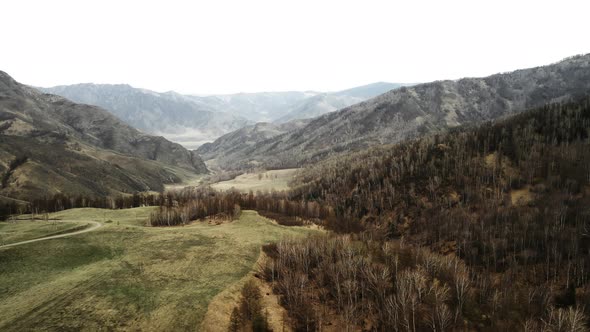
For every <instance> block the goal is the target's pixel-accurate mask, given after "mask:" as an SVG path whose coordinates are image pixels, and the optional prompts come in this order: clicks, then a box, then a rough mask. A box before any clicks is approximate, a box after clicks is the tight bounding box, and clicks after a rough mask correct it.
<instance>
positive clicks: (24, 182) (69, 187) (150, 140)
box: [0, 72, 207, 200]
mask: <svg viewBox="0 0 590 332" xmlns="http://www.w3.org/2000/svg"><path fill="white" fill-rule="evenodd" d="M205 172H207V169H206V167H205V165H204V163H203V161H202V160H201V158H200V157H199V156H198V155H197V154H196V153H194V152H191V151H188V150H186V149H185V148H183V147H182V146H181V145H179V144H176V143H172V142H170V141H168V140H166V139H165V138H163V137H155V136H150V135H146V134H143V133H141V132H139V131H138V130H136V129H134V128H132V127H130V126H129V125H127V124H125V123H124V122H123V121H121V120H119V119H118V118H116V117H115V116H113V115H112V114H111V113H109V112H108V111H106V110H104V109H102V108H99V107H96V106H89V105H84V104H76V103H74V102H71V101H69V100H67V99H65V98H63V97H59V96H56V95H50V94H44V93H42V92H39V91H38V90H36V89H33V88H31V87H28V86H25V85H22V84H20V83H18V82H16V81H15V80H14V79H12V78H11V77H10V76H9V75H8V74H6V73H4V72H0V174H2V188H1V189H0V195H2V196H7V197H13V198H18V199H24V200H29V199H32V198H35V197H42V196H45V195H51V194H55V193H70V194H76V195H109V194H115V193H130V192H135V191H145V190H162V189H163V184H164V183H171V182H179V181H180V180H181V179H182V177H183V176H190V175H191V174H198V173H205Z"/></svg>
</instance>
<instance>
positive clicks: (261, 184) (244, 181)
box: [211, 168, 299, 192]
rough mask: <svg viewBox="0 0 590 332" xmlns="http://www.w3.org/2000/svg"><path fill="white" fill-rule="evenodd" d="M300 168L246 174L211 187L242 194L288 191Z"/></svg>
mask: <svg viewBox="0 0 590 332" xmlns="http://www.w3.org/2000/svg"><path fill="white" fill-rule="evenodd" d="M298 170H299V168H290V169H279V170H272V171H265V172H260V173H246V174H242V175H240V176H238V177H236V178H235V179H233V180H228V181H222V182H217V183H215V184H212V185H211V187H212V188H213V189H217V190H228V189H232V188H233V189H236V190H239V191H241V192H249V191H250V190H252V191H254V192H256V191H258V190H260V191H271V190H277V191H281V190H287V189H289V182H290V181H291V180H292V179H293V176H294V175H295V172H297V171H298Z"/></svg>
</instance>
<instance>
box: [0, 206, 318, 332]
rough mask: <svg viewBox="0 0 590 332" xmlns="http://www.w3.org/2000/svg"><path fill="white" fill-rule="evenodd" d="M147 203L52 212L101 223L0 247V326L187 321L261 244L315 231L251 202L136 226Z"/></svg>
mask: <svg viewBox="0 0 590 332" xmlns="http://www.w3.org/2000/svg"><path fill="white" fill-rule="evenodd" d="M152 209H154V208H138V209H129V210H101V209H74V210H69V211H64V212H61V213H55V214H51V215H50V218H62V219H63V220H64V221H66V222H67V220H74V221H79V220H94V221H99V222H102V223H104V222H106V223H104V226H103V227H101V228H99V229H97V230H95V231H92V232H88V233H84V234H79V235H74V236H71V237H68V238H61V239H52V240H46V241H41V242H36V243H30V244H24V245H21V246H17V247H11V248H4V249H0V331H23V330H24V331H29V330H35V331H43V330H53V331H80V330H82V331H103V330H129V331H140V330H141V331H154V330H158V331H184V330H192V331H194V330H197V329H198V328H199V325H200V323H201V321H202V319H203V317H204V315H205V313H206V311H207V307H208V304H209V302H210V301H211V299H212V298H213V297H215V295H217V294H218V293H220V292H221V291H223V290H224V289H226V288H227V287H229V286H231V285H233V284H234V283H236V282H238V281H239V280H240V279H242V278H243V277H244V276H245V275H247V274H248V272H249V271H251V269H252V268H253V265H254V263H255V262H256V260H257V258H258V256H259V253H260V247H261V245H262V244H264V243H267V242H270V241H275V240H278V239H279V238H281V237H283V236H305V235H306V234H309V233H310V232H313V231H312V230H309V229H305V228H297V227H284V226H279V225H276V224H275V223H273V222H272V221H270V220H268V219H265V218H262V217H260V216H259V215H258V214H257V213H256V212H253V211H244V212H243V213H242V216H241V218H240V219H239V220H238V221H234V222H231V223H226V224H221V225H210V224H208V223H201V222H197V223H195V224H193V225H191V226H185V227H176V228H153V227H144V225H145V218H146V217H147V215H148V214H149V213H150V211H151V210H152Z"/></svg>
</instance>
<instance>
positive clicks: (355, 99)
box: [275, 82, 404, 123]
mask: <svg viewBox="0 0 590 332" xmlns="http://www.w3.org/2000/svg"><path fill="white" fill-rule="evenodd" d="M402 86H404V84H399V83H385V82H379V83H373V84H369V85H364V86H360V87H356V88H352V89H348V90H343V91H339V92H334V93H322V94H318V95H316V96H313V97H309V98H306V99H303V100H301V101H300V102H298V103H296V104H294V105H293V106H292V107H291V109H290V110H289V111H288V112H287V114H285V115H283V116H282V117H280V118H278V119H277V120H275V122H277V123H284V122H288V121H291V120H296V119H311V118H315V117H318V116H320V115H323V114H326V113H331V112H334V111H337V110H339V109H342V108H345V107H348V106H350V105H354V104H357V103H360V102H362V101H365V100H367V99H369V98H373V97H375V96H378V95H380V94H382V93H385V92H387V91H390V90H393V89H397V88H400V87H402Z"/></svg>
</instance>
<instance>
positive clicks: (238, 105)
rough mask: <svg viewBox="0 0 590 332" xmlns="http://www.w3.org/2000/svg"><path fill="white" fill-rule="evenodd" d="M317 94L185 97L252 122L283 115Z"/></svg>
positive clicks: (273, 118) (265, 93)
mask: <svg viewBox="0 0 590 332" xmlns="http://www.w3.org/2000/svg"><path fill="white" fill-rule="evenodd" d="M317 94H319V92H314V91H306V92H303V91H284V92H255V93H236V94H228V95H212V96H205V97H202V96H187V97H188V98H190V99H191V100H192V101H193V102H195V103H198V104H200V105H203V106H204V107H209V108H211V109H215V110H218V111H223V112H228V113H231V114H236V115H238V116H241V117H243V118H246V119H248V120H250V121H252V122H270V121H274V120H275V119H277V118H280V117H282V116H283V115H285V114H286V113H287V112H288V111H289V110H291V108H292V107H293V105H295V104H297V103H299V102H300V101H302V100H305V99H307V98H310V97H313V96H315V95H317Z"/></svg>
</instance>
